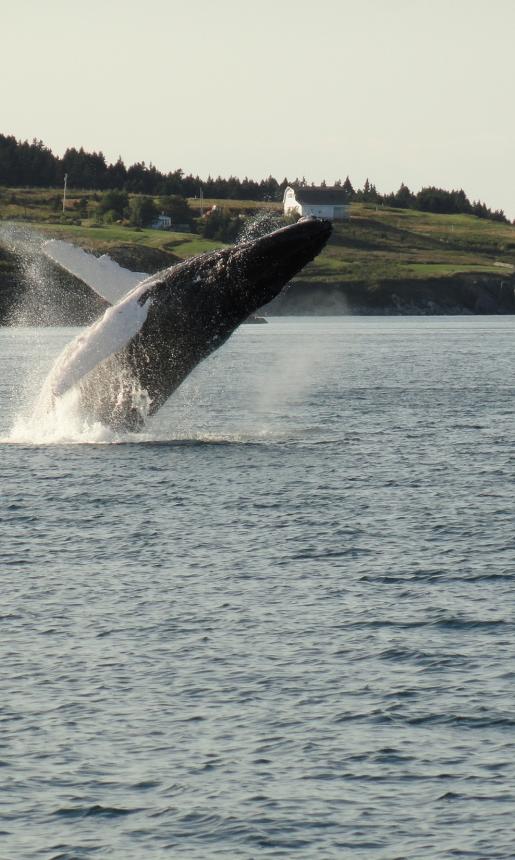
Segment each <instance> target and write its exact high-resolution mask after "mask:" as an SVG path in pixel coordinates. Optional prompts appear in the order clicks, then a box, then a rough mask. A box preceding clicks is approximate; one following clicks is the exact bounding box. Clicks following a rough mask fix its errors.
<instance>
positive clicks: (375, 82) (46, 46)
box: [0, 0, 515, 218]
mask: <svg viewBox="0 0 515 860" xmlns="http://www.w3.org/2000/svg"><path fill="white" fill-rule="evenodd" d="M0 10H1V19H0V20H1V23H2V37H3V38H2V48H1V51H0V90H1V91H0V97H1V100H0V107H1V112H2V114H1V123H0V131H1V132H3V133H4V134H13V135H15V136H16V137H17V138H23V139H25V138H28V139H32V138H34V137H37V138H40V139H42V140H43V141H44V142H45V143H46V144H47V145H48V146H49V147H50V148H51V149H52V150H53V151H54V152H55V153H57V154H59V155H62V154H63V152H64V150H65V149H66V147H68V146H76V147H79V146H84V148H85V149H87V150H102V152H103V153H104V154H105V156H106V158H107V159H108V160H109V161H113V160H115V159H116V158H117V157H118V155H121V156H122V158H123V159H124V161H125V163H126V164H130V163H132V162H134V161H145V162H146V163H147V164H148V163H150V162H152V163H153V164H155V165H156V166H157V167H158V168H159V169H161V170H163V171H168V170H174V169H176V168H177V167H181V168H182V169H183V170H184V171H185V172H186V173H189V172H192V173H198V174H200V175H201V176H207V174H209V173H211V174H213V175H218V174H221V175H222V176H227V175H229V174H231V173H233V174H236V175H238V176H240V177H243V176H244V175H248V176H251V177H253V178H256V179H260V178H262V177H264V176H267V175H268V174H270V173H271V174H272V175H274V176H275V177H277V178H278V179H279V180H280V179H282V178H283V176H285V175H287V176H288V177H289V178H295V177H296V176H299V177H301V176H305V177H306V179H308V180H309V181H315V182H319V181H320V180H321V179H322V178H325V179H326V180H327V181H328V182H333V181H334V180H335V179H337V178H342V179H344V178H345V176H346V175H347V174H349V176H350V178H351V180H352V182H353V184H354V185H355V186H361V185H362V184H363V182H364V180H365V178H366V177H367V176H368V177H369V178H370V180H371V181H373V182H375V184H376V186H377V188H378V190H380V191H382V192H384V191H391V190H396V189H397V188H398V187H399V185H400V183H401V182H402V181H404V182H405V183H407V184H408V185H409V186H410V188H412V190H414V191H417V190H418V189H419V188H420V187H421V186H423V185H438V186H442V187H444V188H453V187H456V188H459V187H463V188H464V189H465V191H466V192H467V193H468V194H469V196H470V197H471V198H474V199H475V198H481V199H483V200H484V201H485V202H486V203H487V204H488V205H489V206H491V207H493V208H503V209H504V210H505V211H506V214H507V215H508V216H509V217H510V218H515V191H514V182H513V165H514V157H515V110H514V106H513V88H514V83H515V72H514V69H515V0H311V2H308V0H253V2H251V3H249V2H245V0H180V2H179V0H149V2H147V3H143V2H141V0H138V2H133V0H80V2H79V0H15V2H11V0H0Z"/></svg>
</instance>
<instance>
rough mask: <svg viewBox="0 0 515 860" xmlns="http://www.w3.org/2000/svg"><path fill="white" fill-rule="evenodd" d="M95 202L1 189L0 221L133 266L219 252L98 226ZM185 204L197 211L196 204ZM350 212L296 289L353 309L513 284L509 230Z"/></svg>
mask: <svg viewBox="0 0 515 860" xmlns="http://www.w3.org/2000/svg"><path fill="white" fill-rule="evenodd" d="M99 199H100V197H99V195H98V194H92V193H91V192H80V191H79V192H74V193H72V194H70V195H69V197H68V208H67V210H66V213H65V214H64V215H63V213H62V211H61V209H60V198H59V195H58V194H57V193H56V191H55V190H41V189H37V190H35V189H19V190H16V189H15V190H12V189H7V190H6V189H4V190H2V189H0V219H1V220H3V221H6V220H16V221H23V222H24V223H30V224H31V225H32V226H33V227H34V228H35V229H36V230H37V231H38V232H39V233H41V234H43V235H48V236H54V237H61V238H65V239H67V240H69V241H72V242H75V243H76V244H79V245H82V246H83V247H86V248H90V249H92V250H95V251H102V252H105V251H107V252H109V250H112V251H113V252H114V251H118V250H119V249H120V246H122V247H125V248H128V247H129V246H130V247H131V249H132V252H133V256H134V259H135V262H134V265H133V266H132V267H133V268H138V265H137V260H138V254H139V255H140V256H141V258H142V259H143V257H144V254H145V250H146V249H149V250H150V249H154V250H155V251H159V252H163V254H166V255H168V257H167V258H168V259H170V260H172V259H184V258H186V257H189V256H191V255H194V254H199V253H202V252H204V251H209V250H211V249H213V248H217V247H220V246H221V245H220V243H219V242H214V241H210V240H207V239H204V238H202V237H201V236H199V235H197V234H195V233H175V232H168V231H159V230H151V229H135V228H131V227H129V226H125V225H123V224H118V223H117V224H109V225H104V226H99V225H98V223H96V218H95V207H96V204H97V202H98V200H99ZM189 202H190V205H191V207H192V209H193V210H194V211H198V208H199V205H200V202H199V200H190V201H189ZM214 203H216V204H217V206H218V207H219V208H221V209H225V210H230V211H234V212H236V211H237V212H240V213H244V214H248V216H249V217H252V213H257V212H258V210H263V209H269V210H274V211H275V213H276V214H277V215H280V214H281V208H282V207H281V205H280V204H277V203H266V204H264V203H258V202H256V203H253V202H249V201H232V200H231V201H228V200H218V201H214V200H205V201H204V208H205V209H206V208H208V207H209V206H211V205H213V204H214ZM350 213H351V217H350V219H349V220H348V221H345V222H341V223H337V224H335V225H334V232H333V236H332V238H331V240H330V242H329V244H328V246H327V248H326V249H325V250H324V252H323V253H322V254H321V255H320V256H319V257H318V258H317V260H315V261H314V262H313V263H312V264H310V265H309V266H307V267H306V269H304V271H303V272H302V273H300V275H299V276H298V277H297V278H296V284H297V285H299V286H300V287H302V288H304V289H305V288H307V287H308V286H309V288H310V289H312V290H317V289H318V290H323V289H325V290H332V291H334V290H339V291H340V292H342V291H343V293H346V294H347V295H352V302H351V304H352V303H354V304H356V302H357V303H358V304H359V303H360V302H361V299H363V301H364V302H365V303H367V302H368V301H369V300H370V296H372V295H373V294H374V293H376V292H378V291H379V292H382V294H383V297H384V298H385V305H388V298H387V296H386V292H387V291H388V290H390V292H391V291H392V290H395V291H396V292H398V290H396V285H398V286H401V285H402V287H403V295H404V296H405V295H406V289H407V285H415V286H416V285H417V284H419V285H422V284H424V285H426V286H427V285H429V287H430V288H431V290H432V291H434V290H438V291H439V294H441V293H442V291H445V288H446V284H447V283H449V284H455V283H456V282H457V279H460V278H463V277H465V278H466V279H468V281H467V282H468V283H475V281H474V280H473V279H474V278H476V277H477V278H480V279H482V280H481V283H486V284H488V283H492V284H494V286H495V285H497V284H500V285H504V286H503V288H504V287H505V284H506V282H508V283H510V284H511V283H512V282H513V281H514V279H515V275H514V272H515V227H514V226H512V225H507V224H501V223H499V222H495V221H487V220H483V219H479V218H476V217H473V216H468V215H436V214H432V213H425V212H417V211H414V210H402V209H393V208H388V207H382V206H375V205H373V204H352V206H351V208H350ZM163 259H164V257H163ZM140 267H141V266H140ZM471 279H472V280H471ZM514 285H515V284H514ZM385 290H386V292H385ZM415 292H416V290H415ZM359 293H360V295H361V298H360V299H359V300H358V299H357V298H356V297H357V295H358V294H359ZM437 299H438V296H437Z"/></svg>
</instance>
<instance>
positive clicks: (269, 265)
mask: <svg viewBox="0 0 515 860" xmlns="http://www.w3.org/2000/svg"><path fill="white" fill-rule="evenodd" d="M331 232H332V226H331V222H330V221H326V220H322V219H320V218H303V219H301V220H300V221H297V223H296V224H291V225H290V226H288V227H282V228H281V229H279V230H275V231H274V232H273V233H269V234H268V235H266V236H263V237H262V238H261V239H257V240H254V241H252V242H248V243H245V244H242V245H241V246H240V248H239V251H240V253H239V254H238V259H237V265H238V269H239V272H240V276H243V277H244V278H245V280H246V281H247V282H248V283H250V285H251V286H252V289H253V291H254V292H255V293H256V294H262V298H263V302H262V303H263V304H264V303H265V302H266V301H269V300H270V299H272V298H273V297H274V296H275V295H276V294H277V293H278V291H279V290H280V289H281V287H283V286H284V285H285V284H287V283H288V281H290V280H291V279H292V278H293V277H294V276H295V275H296V274H297V273H298V272H299V271H300V270H301V269H302V268H303V267H304V266H305V265H306V264H307V263H309V262H311V260H314V258H315V257H316V256H317V254H319V253H320V251H321V250H322V249H323V247H324V245H325V244H326V242H327V240H328V239H329V237H330V235H331Z"/></svg>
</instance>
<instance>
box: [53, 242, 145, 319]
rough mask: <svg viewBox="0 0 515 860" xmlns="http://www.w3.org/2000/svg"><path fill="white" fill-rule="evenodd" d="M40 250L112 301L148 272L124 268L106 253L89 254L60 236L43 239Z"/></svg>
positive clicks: (131, 287)
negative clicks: (44, 240) (62, 239)
mask: <svg viewBox="0 0 515 860" xmlns="http://www.w3.org/2000/svg"><path fill="white" fill-rule="evenodd" d="M42 251H43V253H44V254H46V256H47V257H49V258H50V259H51V260H53V262H54V263H57V265H58V266H61V268H63V269H65V270H66V271H67V272H70V274H72V275H75V277H77V278H79V280H81V281H83V282H84V283H85V284H87V285H88V287H91V289H92V290H94V291H95V293H97V295H99V296H101V298H103V299H105V300H106V301H107V302H109V303H110V304H112V305H114V304H116V302H118V301H119V300H120V299H121V298H122V297H123V296H125V295H126V294H127V293H128V292H129V290H132V289H133V288H134V287H135V286H137V284H140V283H141V281H143V280H144V279H145V278H148V273H147V272H131V271H129V269H124V268H123V267H122V266H119V265H118V263H115V261H114V260H111V257H109V256H108V255H107V254H103V255H102V256H101V257H95V255H94V254H88V252H87V251H84V250H83V249H82V248H78V247H77V246H76V245H71V244H70V243H69V242H62V241H61V240H60V239H50V240H49V241H48V242H44V244H43V245H42Z"/></svg>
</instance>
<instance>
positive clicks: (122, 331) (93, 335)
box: [42, 276, 155, 400]
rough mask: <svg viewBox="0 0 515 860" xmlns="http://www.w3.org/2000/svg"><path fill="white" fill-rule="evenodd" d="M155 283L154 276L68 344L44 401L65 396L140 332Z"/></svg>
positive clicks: (46, 387) (46, 385) (51, 375)
mask: <svg viewBox="0 0 515 860" xmlns="http://www.w3.org/2000/svg"><path fill="white" fill-rule="evenodd" d="M154 280H155V278H154V276H152V277H149V278H147V279H146V280H145V281H144V282H142V283H141V284H140V285H139V286H138V287H135V288H134V289H133V290H132V291H131V292H130V293H129V294H128V295H127V296H125V298H124V299H122V300H121V301H119V302H118V303H117V304H116V305H114V306H113V307H111V308H108V309H107V310H106V312H105V314H104V315H103V316H102V317H101V318H100V319H99V320H97V322H96V323H94V324H93V325H92V326H90V328H88V329H87V330H86V331H85V332H81V334H79V335H78V336H77V337H76V338H75V339H74V340H72V342H71V343H69V344H68V346H67V347H66V348H65V349H64V351H63V352H62V353H61V355H60V356H59V357H58V359H57V361H56V362H55V364H54V366H53V367H52V369H51V371H50V373H49V375H48V376H47V378H46V381H45V383H44V386H43V390H42V396H43V399H44V400H48V397H49V396H50V398H51V399H53V398H55V397H61V396H62V395H63V394H65V393H66V392H67V391H68V390H69V389H70V388H72V387H73V386H74V385H76V384H77V383H78V382H80V381H81V379H82V378H83V377H84V376H85V375H86V374H87V373H89V372H90V371H91V370H92V369H93V368H94V367H96V366H97V365H98V364H100V362H101V361H103V360H104V359H105V358H108V357H109V356H110V355H112V354H113V353H115V352H117V351H118V350H120V349H122V348H123V347H124V346H125V345H126V344H127V343H128V342H129V341H130V340H131V338H133V337H134V336H135V335H136V334H137V333H138V332H139V331H140V329H141V327H142V325H143V323H144V322H145V320H146V318H147V314H148V311H149V308H150V305H151V304H152V294H151V293H150V292H149V295H148V296H145V295H144V294H145V292H146V291H147V290H148V288H149V287H150V286H152V284H153V282H154Z"/></svg>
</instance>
